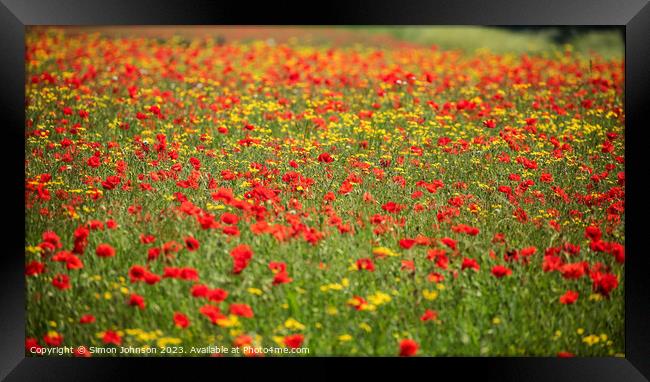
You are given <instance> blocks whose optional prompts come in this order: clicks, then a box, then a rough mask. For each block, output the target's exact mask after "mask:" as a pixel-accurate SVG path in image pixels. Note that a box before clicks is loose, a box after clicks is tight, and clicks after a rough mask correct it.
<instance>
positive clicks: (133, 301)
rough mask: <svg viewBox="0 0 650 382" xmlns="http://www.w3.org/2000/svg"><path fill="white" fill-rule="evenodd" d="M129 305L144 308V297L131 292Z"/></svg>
mask: <svg viewBox="0 0 650 382" xmlns="http://www.w3.org/2000/svg"><path fill="white" fill-rule="evenodd" d="M129 305H131V306H137V307H138V308H140V309H144V307H145V302H144V297H142V296H140V295H138V294H135V293H133V294H131V296H130V297H129Z"/></svg>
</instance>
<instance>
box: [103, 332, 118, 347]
mask: <svg viewBox="0 0 650 382" xmlns="http://www.w3.org/2000/svg"><path fill="white" fill-rule="evenodd" d="M102 341H103V342H104V343H105V344H106V345H109V344H113V345H116V346H120V345H121V344H122V337H121V336H120V335H119V334H118V333H117V332H114V331H112V330H107V331H105V332H104V335H103V336H102Z"/></svg>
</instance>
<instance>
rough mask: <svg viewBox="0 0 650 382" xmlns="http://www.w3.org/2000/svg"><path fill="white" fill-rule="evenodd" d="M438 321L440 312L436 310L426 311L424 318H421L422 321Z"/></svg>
mask: <svg viewBox="0 0 650 382" xmlns="http://www.w3.org/2000/svg"><path fill="white" fill-rule="evenodd" d="M437 319H438V312H436V311H435V310H431V309H427V310H425V311H424V314H423V315H422V317H420V321H425V322H426V321H435V320H437Z"/></svg>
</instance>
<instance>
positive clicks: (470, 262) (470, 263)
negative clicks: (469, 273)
mask: <svg viewBox="0 0 650 382" xmlns="http://www.w3.org/2000/svg"><path fill="white" fill-rule="evenodd" d="M479 268H480V267H479V265H478V262H477V261H476V260H474V259H470V258H468V257H465V258H464V259H463V263H462V264H461V266H460V269H461V270H465V269H473V270H475V271H478V270H479Z"/></svg>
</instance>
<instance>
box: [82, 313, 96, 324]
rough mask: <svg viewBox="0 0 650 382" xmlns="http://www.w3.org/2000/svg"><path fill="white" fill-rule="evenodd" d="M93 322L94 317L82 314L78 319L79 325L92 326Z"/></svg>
mask: <svg viewBox="0 0 650 382" xmlns="http://www.w3.org/2000/svg"><path fill="white" fill-rule="evenodd" d="M93 322H95V316H93V315H92V314H84V315H83V316H81V318H80V319H79V323H80V324H92V323H93Z"/></svg>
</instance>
